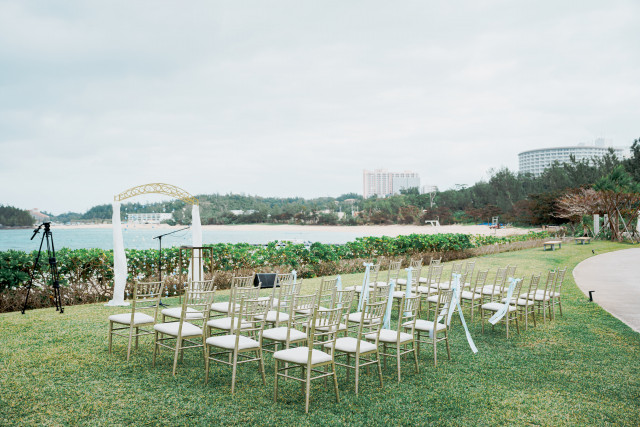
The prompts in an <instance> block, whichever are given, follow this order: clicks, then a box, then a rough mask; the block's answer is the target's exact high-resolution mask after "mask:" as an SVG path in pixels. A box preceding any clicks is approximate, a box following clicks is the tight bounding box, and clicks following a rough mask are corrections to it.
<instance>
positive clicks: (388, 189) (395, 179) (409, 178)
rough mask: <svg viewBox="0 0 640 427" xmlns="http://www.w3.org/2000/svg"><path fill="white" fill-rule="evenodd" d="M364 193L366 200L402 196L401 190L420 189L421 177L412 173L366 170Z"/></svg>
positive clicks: (364, 172) (364, 173)
mask: <svg viewBox="0 0 640 427" xmlns="http://www.w3.org/2000/svg"><path fill="white" fill-rule="evenodd" d="M362 183H363V192H362V195H363V196H364V198H365V199H367V198H369V197H372V196H378V197H387V196H390V195H392V194H400V190H404V189H408V188H414V187H417V188H419V187H420V175H418V174H417V173H416V172H412V171H404V172H389V171H388V170H386V169H376V170H373V171H368V170H364V171H363V177H362Z"/></svg>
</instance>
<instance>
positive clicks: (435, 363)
mask: <svg viewBox="0 0 640 427" xmlns="http://www.w3.org/2000/svg"><path fill="white" fill-rule="evenodd" d="M437 342H438V334H436V333H435V332H434V333H433V366H438V347H437V346H436V343H437Z"/></svg>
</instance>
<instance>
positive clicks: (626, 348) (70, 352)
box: [0, 242, 640, 426]
mask: <svg viewBox="0 0 640 427" xmlns="http://www.w3.org/2000/svg"><path fill="white" fill-rule="evenodd" d="M629 247H630V246H629V245H623V244H614V243H607V242H595V243H593V244H591V245H585V246H578V245H575V244H573V243H567V244H565V245H563V247H562V249H561V250H558V251H553V252H550V251H547V252H543V251H542V249H541V248H539V249H531V250H523V251H517V252H508V253H502V254H498V255H490V256H485V257H479V258H477V259H476V260H477V264H476V272H477V271H478V270H479V269H484V268H491V271H492V274H491V275H490V277H492V276H493V273H495V269H496V268H497V267H498V266H503V265H506V264H509V263H511V264H517V265H518V272H517V275H518V276H524V277H526V278H527V280H528V277H529V276H530V275H531V273H533V272H542V273H546V271H547V270H549V269H555V268H558V267H562V266H565V265H566V266H568V267H569V270H568V272H567V275H566V277H565V282H564V288H563V294H564V297H563V308H564V316H563V317H556V320H555V321H552V322H547V323H545V324H544V325H543V324H542V323H541V322H540V323H538V326H537V327H536V328H533V327H531V328H530V329H529V330H528V331H526V332H525V331H524V330H521V332H520V334H519V335H518V334H516V333H515V328H514V333H513V336H512V338H510V339H509V340H507V339H506V337H505V330H504V326H503V325H502V324H501V325H498V326H496V328H495V330H493V331H492V329H491V328H490V327H489V328H487V329H485V333H484V334H482V333H481V328H480V323H479V320H477V319H476V321H475V322H474V323H472V324H471V325H470V330H471V334H472V336H473V338H474V340H475V343H476V345H477V347H478V350H479V352H478V353H477V354H475V355H474V354H473V353H472V352H471V350H470V349H469V346H468V345H467V342H466V339H465V337H464V333H463V329H462V327H461V325H460V322H459V321H457V320H454V323H453V326H452V333H451V353H452V359H451V360H450V361H449V360H447V357H446V349H445V348H444V346H442V347H441V348H440V351H439V355H438V356H439V357H438V362H439V363H438V366H437V367H434V366H433V355H432V351H431V350H430V349H429V348H424V347H423V349H422V352H421V354H420V372H419V373H415V372H414V369H413V363H412V362H411V360H410V359H407V360H406V361H405V362H404V363H403V380H402V383H401V384H398V383H397V382H396V370H395V364H394V363H393V361H392V360H391V361H390V363H389V365H388V367H387V368H386V369H383V374H384V380H385V384H384V386H383V387H380V385H379V382H378V378H377V375H376V374H375V370H371V372H369V373H367V372H366V370H365V371H364V372H363V373H362V374H361V383H360V394H359V395H357V396H356V395H355V393H354V391H353V382H347V378H346V374H345V371H344V370H343V369H342V368H340V367H338V375H339V378H338V380H339V386H340V392H341V393H340V403H336V401H335V395H334V393H333V388H332V387H331V383H330V382H329V383H327V385H326V386H325V384H324V383H323V381H317V382H315V383H314V385H313V386H312V391H311V407H310V413H309V414H308V415H306V414H305V413H304V397H303V394H302V391H301V388H300V386H299V384H298V383H294V382H292V381H287V382H284V383H283V382H281V387H280V390H281V391H280V397H279V400H278V401H277V402H274V401H273V378H274V374H273V368H274V365H273V361H272V359H271V356H269V355H267V356H266V370H267V371H266V372H267V385H266V386H263V385H262V381H261V379H260V376H259V374H258V369H257V366H256V365H252V364H245V365H242V366H240V368H239V370H238V382H237V386H236V395H235V396H234V397H232V396H231V393H230V389H231V386H230V384H231V370H230V369H229V368H228V367H226V366H221V365H213V366H212V378H211V380H210V381H209V383H208V384H207V385H204V362H203V360H202V353H201V351H199V350H190V351H187V352H186V353H185V356H184V360H183V362H182V363H180V364H179V365H178V372H177V376H176V377H175V378H174V377H172V375H171V363H172V354H171V353H170V352H168V351H163V352H162V353H161V354H160V355H159V357H158V363H157V365H156V367H155V368H154V367H152V366H151V358H152V351H153V349H152V344H151V343H152V339H151V338H149V337H145V338H142V339H141V342H140V348H139V349H138V350H137V351H135V352H134V353H133V354H132V357H131V360H130V361H129V362H127V361H126V343H125V340H124V339H116V340H115V341H114V353H113V354H111V355H109V353H108V349H107V325H108V322H107V317H108V316H109V315H110V314H114V313H118V312H124V311H126V310H123V309H118V308H107V307H104V306H103V305H102V304H93V305H84V306H72V307H66V308H65V313H64V314H62V315H61V314H58V313H56V311H55V310H54V309H43V310H32V311H28V312H27V314H25V315H21V314H20V313H18V312H16V313H7V314H0V425H219V424H243V425H278V426H285V425H286V426H288V425H297V426H302V425H336V424H347V425H425V424H432V425H465V426H471V425H506V424H509V425H606V424H612V425H639V424H640V334H638V333H635V332H633V331H632V330H631V329H630V328H629V327H627V326H626V325H625V324H623V323H622V322H620V321H619V320H617V319H616V318H614V317H613V316H611V315H609V314H608V313H607V312H605V311H604V310H602V309H601V308H600V307H599V306H598V305H597V304H595V303H591V302H589V301H588V298H587V297H585V296H584V295H583V294H582V292H581V291H580V290H579V289H578V288H577V287H576V285H575V283H574V280H573V275H572V274H571V270H572V269H573V267H575V265H577V264H578V263H579V262H580V261H581V260H583V259H585V258H588V257H590V256H592V253H591V251H592V249H593V250H595V251H596V253H602V252H607V251H612V250H618V249H625V248H629ZM449 270H450V263H449V264H447V265H446V266H445V273H446V274H447V275H448V272H449ZM361 280H362V274H360V275H346V276H344V277H343V282H344V283H345V285H349V284H356V283H359V282H360V281H361ZM639 280H640V279H639ZM319 281H320V279H309V280H305V281H304V291H311V290H312V289H313V288H314V287H317V285H318V283H319ZM227 295H228V293H227V292H220V293H219V295H218V298H217V299H219V300H223V299H225V298H226V297H227ZM168 302H170V303H171V305H173V306H175V305H176V304H177V300H176V299H171V300H168ZM466 314H467V316H466V317H467V320H468V317H469V316H468V313H466ZM396 315H397V313H395V312H394V317H395V316H396ZM454 319H455V318H454ZM353 378H354V376H353V375H351V376H350V379H351V381H353Z"/></svg>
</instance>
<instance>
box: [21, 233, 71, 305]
mask: <svg viewBox="0 0 640 427" xmlns="http://www.w3.org/2000/svg"><path fill="white" fill-rule="evenodd" d="M42 227H44V233H43V234H42V240H40V248H39V249H38V255H37V256H36V260H35V262H34V263H33V270H32V271H31V277H30V278H29V285H28V286H27V296H26V297H25V298H24V305H23V306H22V314H24V312H25V310H26V309H27V301H29V293H30V292H31V286H33V278H34V277H35V275H36V268H38V262H39V261H40V254H41V253H42V244H43V243H44V241H45V239H46V241H47V255H48V257H49V270H50V272H51V284H52V287H53V300H54V301H55V304H56V311H59V312H60V314H62V313H64V308H63V307H62V297H61V295H60V279H59V275H58V262H57V261H56V248H55V246H54V245H53V234H51V223H50V222H48V221H47V222H43V223H42V224H40V225H39V226H38V228H36V229H35V230H34V231H33V236H31V240H33V238H34V237H36V234H38V232H39V231H40V229H41V228H42Z"/></svg>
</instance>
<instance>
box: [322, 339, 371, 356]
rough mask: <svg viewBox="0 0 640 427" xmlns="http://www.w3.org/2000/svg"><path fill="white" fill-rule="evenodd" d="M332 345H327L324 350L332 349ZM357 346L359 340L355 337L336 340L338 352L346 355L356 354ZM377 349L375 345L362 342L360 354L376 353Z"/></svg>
mask: <svg viewBox="0 0 640 427" xmlns="http://www.w3.org/2000/svg"><path fill="white" fill-rule="evenodd" d="M332 344H333V343H327V344H325V345H324V348H332ZM357 345H358V340H357V339H356V338H353V337H341V338H338V339H337V340H336V350H338V351H342V352H345V353H355V352H356V347H357ZM376 349H377V347H376V345H375V344H373V343H370V342H368V341H362V340H360V353H368V352H370V351H376Z"/></svg>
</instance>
